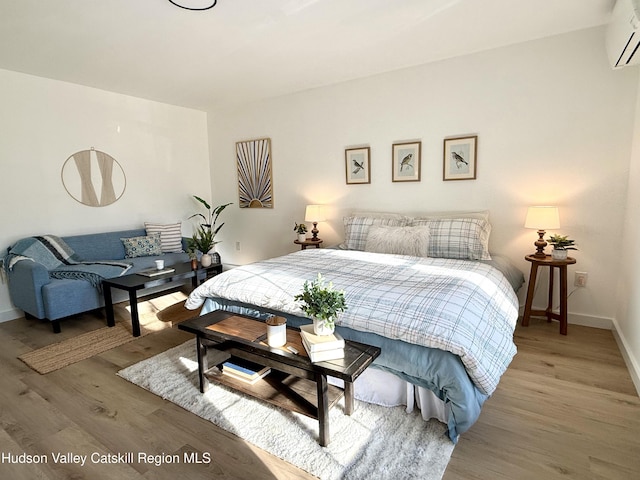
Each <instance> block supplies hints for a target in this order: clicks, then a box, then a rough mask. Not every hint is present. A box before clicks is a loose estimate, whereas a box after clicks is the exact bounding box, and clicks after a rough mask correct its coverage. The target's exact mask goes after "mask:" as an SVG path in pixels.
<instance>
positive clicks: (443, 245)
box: [411, 218, 491, 260]
mask: <svg viewBox="0 0 640 480" xmlns="http://www.w3.org/2000/svg"><path fill="white" fill-rule="evenodd" d="M411 225H413V226H417V225H426V226H428V227H429V236H430V238H429V256H430V257H436V258H457V259H463V260H464V259H468V260H491V255H489V234H490V233H491V224H490V223H489V222H487V221H486V220H482V219H479V218H431V219H430V218H423V219H421V218H414V219H413V220H412V221H411Z"/></svg>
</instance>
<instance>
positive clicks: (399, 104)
mask: <svg viewBox="0 0 640 480" xmlns="http://www.w3.org/2000/svg"><path fill="white" fill-rule="evenodd" d="M637 82H638V71H637V69H626V70H622V71H615V72H614V71H612V70H611V69H610V68H609V66H608V61H607V59H606V55H605V51H604V38H603V31H602V30H601V29H599V28H598V29H589V30H585V31H580V32H574V33H571V34H567V35H562V36H558V37H552V38H547V39H543V40H538V41H533V42H528V43H524V44H520V45H516V46H511V47H506V48H500V49H496V50H492V51H489V52H484V53H479V54H474V55H470V56H465V57H459V58H455V59H451V60H446V61H442V62H438V63H434V64H429V65H424V66H419V67H415V68H409V69H406V70H402V71H397V72H394V73H389V74H384V75H378V76H375V77H369V78H367V79H363V80H357V81H352V82H348V83H343V84H339V85H335V86H330V87H326V88H320V89H315V90H311V91H307V92H304V93H300V94H297V95H290V96H285V97H281V98H277V99H273V100H269V101H264V102H261V103H257V104H253V105H250V106H248V107H246V108H244V109H241V110H235V111H228V112H216V114H215V115H214V114H211V115H210V117H209V138H210V145H211V146H210V148H211V151H212V169H213V170H212V175H213V195H214V198H215V200H216V202H217V203H222V202H227V201H235V202H236V205H234V208H232V209H231V210H229V211H227V212H225V220H226V221H227V224H226V225H225V227H224V229H223V230H222V231H221V239H222V240H223V243H221V244H220V245H219V251H220V252H221V253H222V256H223V259H224V261H225V262H229V263H234V264H243V263H247V262H250V261H254V260H258V259H263V258H267V257H270V256H273V255H278V254H284V253H287V252H290V251H293V250H295V246H294V245H293V243H292V240H293V231H292V228H293V223H294V221H301V220H302V219H303V215H304V206H305V204H308V203H324V204H327V205H329V206H330V208H331V215H330V219H329V221H328V222H327V223H323V224H321V225H320V226H319V227H320V230H321V235H320V236H321V237H322V238H324V239H325V241H327V243H336V242H338V241H339V240H341V238H342V233H343V232H342V227H341V217H342V214H343V213H344V212H346V211H348V210H350V209H354V208H362V209H373V210H385V211H401V212H416V211H428V210H461V209H489V210H490V211H491V221H492V224H493V233H492V237H491V248H492V250H493V251H495V252H503V253H506V254H507V255H509V256H510V257H511V258H512V259H513V261H514V262H515V263H516V264H517V265H518V266H519V267H520V268H521V269H522V270H523V271H525V272H527V275H528V269H529V265H528V263H527V262H525V261H524V258H523V257H524V255H526V254H528V253H532V252H533V248H534V247H533V242H534V240H535V239H536V234H535V232H534V231H530V230H526V229H524V228H523V223H524V217H525V213H526V208H527V206H528V205H535V204H552V205H558V206H559V207H560V214H561V224H562V228H561V229H559V232H558V233H563V234H568V235H570V236H571V237H572V238H575V239H576V241H577V243H578V245H579V248H580V250H579V251H578V252H576V253H575V257H576V258H577V260H578V263H577V264H576V265H575V266H574V267H571V270H570V273H569V275H570V279H571V283H573V282H572V279H573V272H574V271H575V270H579V271H586V272H588V273H589V281H588V286H587V287H586V288H583V289H580V290H578V291H576V292H574V293H573V294H572V295H571V297H570V299H569V310H570V316H571V321H579V322H582V323H593V324H601V325H610V324H611V319H612V318H613V317H614V315H615V312H616V306H615V292H616V279H617V278H618V273H619V247H620V246H621V243H620V233H621V231H622V225H623V215H624V208H625V204H626V191H627V176H628V170H629V158H630V151H631V137H632V125H633V120H634V112H635V95H636V89H637ZM460 134H477V135H478V136H479V141H478V178H477V180H474V181H458V182H443V181H442V143H443V139H444V137H447V136H451V135H460ZM263 136H268V137H270V138H271V139H272V147H273V169H274V188H275V190H274V199H275V208H274V209H273V210H262V211H261V210H251V209H243V210H240V209H239V208H238V207H237V184H236V180H235V179H236V171H235V168H236V163H235V158H234V147H235V145H234V144H235V142H236V141H239V140H247V139H252V138H259V137H263ZM403 140H421V141H422V147H423V151H422V181H421V182H419V183H392V182H391V146H392V144H393V143H394V142H397V141H403ZM357 145H369V146H370V147H371V155H372V159H371V161H372V168H371V170H372V182H371V184H370V185H346V184H345V172H344V170H345V165H344V149H345V148H346V147H350V146H357ZM236 242H240V251H237V250H236ZM539 290H540V291H539V292H538V302H537V303H539V304H542V303H543V301H544V292H543V290H544V288H543V286H541V288H540V289H539ZM523 293H524V289H522V290H521V293H520V296H521V299H522V296H523Z"/></svg>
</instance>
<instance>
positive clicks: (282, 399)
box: [205, 367, 344, 420]
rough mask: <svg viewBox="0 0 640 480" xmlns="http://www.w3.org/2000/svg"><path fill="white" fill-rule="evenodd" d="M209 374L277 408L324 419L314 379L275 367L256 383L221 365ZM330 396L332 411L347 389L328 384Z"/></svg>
mask: <svg viewBox="0 0 640 480" xmlns="http://www.w3.org/2000/svg"><path fill="white" fill-rule="evenodd" d="M205 376H206V377H207V379H208V380H209V381H211V382H214V383H219V384H222V385H226V386H228V387H230V388H232V389H234V390H236V391H238V392H242V393H244V394H246V395H249V396H251V397H254V398H257V399H259V400H262V401H265V402H267V403H270V404H272V405H275V406H277V407H280V408H284V409H286V410H289V411H292V412H296V413H300V414H302V415H306V416H307V417H311V418H313V419H315V420H318V419H319V418H320V416H319V414H318V392H317V385H316V382H314V381H312V380H307V379H306V378H298V377H296V376H294V375H289V374H287V373H284V372H280V371H277V370H271V372H270V373H269V374H268V375H266V376H265V377H264V378H261V379H260V380H258V381H257V382H256V383H254V384H250V383H245V382H243V381H241V380H236V379H235V378H232V377H230V376H228V375H224V374H223V373H222V372H221V371H220V369H219V368H217V367H212V368H210V369H209V370H207V372H205ZM327 395H328V400H329V404H328V409H329V410H330V409H331V408H333V407H334V406H335V405H336V404H337V403H338V402H339V401H340V399H341V398H342V397H343V396H344V390H342V389H341V388H339V387H336V386H334V385H328V392H327Z"/></svg>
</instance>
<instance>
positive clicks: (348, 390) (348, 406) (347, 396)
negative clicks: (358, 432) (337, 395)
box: [344, 381, 354, 415]
mask: <svg viewBox="0 0 640 480" xmlns="http://www.w3.org/2000/svg"><path fill="white" fill-rule="evenodd" d="M353 406H354V402H353V382H347V381H345V382H344V413H346V414H347V415H351V414H352V413H353Z"/></svg>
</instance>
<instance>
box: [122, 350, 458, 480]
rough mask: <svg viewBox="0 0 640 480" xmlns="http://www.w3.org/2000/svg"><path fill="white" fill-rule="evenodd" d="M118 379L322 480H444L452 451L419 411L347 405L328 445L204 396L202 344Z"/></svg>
mask: <svg viewBox="0 0 640 480" xmlns="http://www.w3.org/2000/svg"><path fill="white" fill-rule="evenodd" d="M118 375H119V376H121V377H122V378H124V379H126V380H128V381H130V382H131V383H134V384H136V385H138V386H140V387H142V388H144V389H146V390H149V391H150V392H152V393H154V394H156V395H158V396H160V397H162V398H164V399H166V400H169V401H171V402H173V403H175V404H177V405H180V406H181V407H182V408H184V409H185V410H187V411H189V412H192V413H194V414H196V415H198V416H200V417H202V418H204V419H206V420H209V421H210V422H212V423H214V424H215V425H218V426H219V427H221V428H223V429H225V430H227V431H228V432H231V433H233V434H235V435H237V436H239V437H241V438H243V439H244V440H246V441H248V442H250V443H252V444H253V445H255V446H257V447H259V448H262V449H263V450H266V451H267V452H269V453H271V454H273V455H276V456H277V457H280V458H282V459H283V460H285V461H287V462H289V463H291V464H293V465H296V466H297V467H299V468H301V469H303V470H305V471H307V472H309V473H311V474H312V475H315V476H317V477H319V478H321V479H322V480H331V479H368V480H374V479H383V478H384V479H389V478H395V479H400V478H402V479H421V480H425V479H428V480H431V479H435V480H438V479H441V478H442V475H443V474H444V471H445V469H446V467H447V464H448V462H449V459H450V457H451V453H452V452H453V447H454V445H453V443H452V442H451V440H449V438H448V436H447V434H446V427H445V425H443V424H442V423H440V422H438V421H437V420H430V421H429V422H425V421H424V420H422V418H421V417H420V413H419V411H418V410H417V409H416V410H415V411H414V412H413V413H411V414H408V413H406V411H405V409H404V407H401V406H400V407H382V406H379V405H373V404H370V403H364V402H361V401H358V400H356V405H355V411H354V412H353V414H352V415H351V416H347V415H344V402H343V400H341V401H340V403H339V404H338V405H336V406H335V407H334V408H332V409H331V410H330V412H329V413H330V414H329V416H330V420H329V432H330V439H331V442H330V443H329V445H328V446H327V447H321V446H320V445H319V444H318V422H317V420H313V419H311V418H308V417H306V416H304V415H299V414H297V413H292V412H288V411H286V410H284V409H282V408H278V407H275V406H272V405H270V404H268V403H265V402H262V401H259V400H256V399H253V398H250V397H248V396H245V395H243V394H240V393H236V392H234V391H232V390H231V389H228V388H226V387H224V386H220V385H215V384H211V387H210V388H209V390H208V391H207V393H206V394H204V395H203V394H201V393H200V391H199V389H198V362H197V357H196V352H195V340H193V341H188V342H186V343H184V344H182V345H179V346H177V347H175V348H172V349H171V350H168V351H166V352H163V353H161V354H159V355H156V356H155V357H151V358H149V359H147V360H143V361H142V362H139V363H137V364H135V365H132V366H130V367H127V368H125V369H123V370H121V371H119V372H118Z"/></svg>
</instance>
